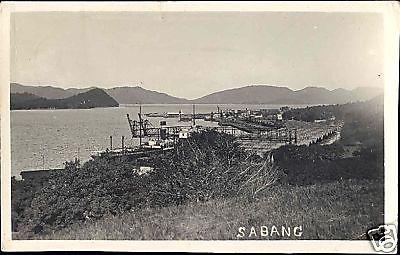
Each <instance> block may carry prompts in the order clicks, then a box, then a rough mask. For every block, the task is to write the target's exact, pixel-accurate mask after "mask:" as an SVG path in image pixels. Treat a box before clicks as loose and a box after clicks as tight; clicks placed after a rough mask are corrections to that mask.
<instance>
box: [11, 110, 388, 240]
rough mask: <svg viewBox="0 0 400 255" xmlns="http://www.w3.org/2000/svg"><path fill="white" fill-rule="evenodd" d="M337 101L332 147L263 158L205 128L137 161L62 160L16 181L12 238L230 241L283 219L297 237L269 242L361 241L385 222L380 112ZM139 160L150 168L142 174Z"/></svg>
mask: <svg viewBox="0 0 400 255" xmlns="http://www.w3.org/2000/svg"><path fill="white" fill-rule="evenodd" d="M368 103H369V104H371V102H368ZM335 107H336V106H335ZM343 107H344V108H342V111H343V112H345V114H344V113H343V112H342V113H341V114H342V115H341V117H342V118H343V119H344V120H345V126H344V128H343V130H342V139H341V140H340V141H339V142H337V143H335V144H333V145H326V146H321V145H318V144H315V145H311V146H294V145H287V146H283V147H281V148H279V149H277V150H274V151H273V152H272V154H268V155H264V156H263V157H262V156H258V155H252V154H248V153H246V152H245V151H244V150H243V149H242V148H241V147H240V146H239V144H238V143H237V142H236V141H235V139H234V138H233V137H231V136H229V135H225V134H219V133H217V132H213V131H207V132H202V133H198V134H196V135H194V136H193V137H191V138H190V139H188V140H184V141H182V142H181V143H179V144H178V146H176V148H175V150H174V151H173V152H171V153H170V154H168V155H160V156H155V157H151V158H149V159H147V160H142V161H141V162H137V161H132V160H127V159H121V160H118V161H115V160H111V159H107V158H103V159H99V160H95V161H94V160H92V161H89V162H86V163H85V164H84V165H83V166H78V165H75V164H73V163H70V164H67V165H66V169H65V171H60V172H57V173H54V174H52V175H51V176H50V178H49V180H47V181H45V182H43V183H42V184H40V185H37V183H35V184H32V183H29V182H25V181H24V182H18V181H15V180H14V181H13V185H12V187H13V205H12V209H13V211H12V218H13V227H14V230H17V231H18V233H17V234H15V235H14V238H17V239H38V238H43V239H236V238H237V234H238V228H239V227H245V228H251V227H252V226H254V227H256V228H259V227H260V226H263V225H267V226H271V225H275V226H283V225H286V226H292V227H295V226H302V228H303V235H302V236H301V237H298V236H296V237H295V236H293V235H292V236H290V237H281V236H276V235H275V236H270V237H268V238H270V239H282V238H302V239H349V238H350V239H365V238H366V236H365V235H364V234H365V233H366V231H367V230H368V229H369V228H370V227H372V226H376V225H379V224H381V223H382V222H383V208H384V207H383V194H384V193H383V114H382V113H383V111H382V110H383V109H381V108H379V107H376V108H374V107H368V108H366V107H365V105H364V108H363V107H361V106H360V105H359V104H353V105H345V106H343ZM339 109H340V108H339ZM362 109H364V110H363V113H362V114H361V113H360V111H361V110H362ZM365 109H368V110H367V113H365V111H366V110H365ZM371 109H372V111H373V112H368V111H371ZM376 109H380V110H376ZM310 110H311V111H314V110H315V109H313V108H306V109H304V110H303V111H310ZM354 142H358V143H359V144H361V145H360V146H359V148H358V149H357V150H356V151H355V152H354V153H353V154H352V155H350V157H349V156H344V154H345V149H344V148H345V147H346V146H349V145H351V144H352V143H354ZM271 155H273V156H274V159H275V160H271ZM138 165H146V166H151V167H153V168H154V171H152V172H149V173H147V174H142V175H141V174H139V173H138V172H137V171H136V170H135V169H137V167H138ZM246 234H249V232H248V230H247V232H246ZM258 234H259V233H258ZM244 238H246V237H244ZM248 238H249V239H254V238H261V237H260V236H259V235H258V236H257V237H255V236H251V237H248ZM264 238H265V237H263V239H264Z"/></svg>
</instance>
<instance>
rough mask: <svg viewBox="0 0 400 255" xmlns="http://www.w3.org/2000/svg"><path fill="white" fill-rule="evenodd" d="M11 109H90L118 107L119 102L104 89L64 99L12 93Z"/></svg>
mask: <svg viewBox="0 0 400 255" xmlns="http://www.w3.org/2000/svg"><path fill="white" fill-rule="evenodd" d="M10 100H11V102H10V108H11V110H22V109H25V110H28V109H89V108H95V107H118V106H119V104H118V102H117V101H116V100H115V99H114V98H112V97H111V96H109V95H108V94H107V93H106V92H104V91H103V90H102V89H99V88H94V89H91V90H89V91H86V92H83V93H79V94H77V95H74V96H71V97H67V98H63V99H47V98H45V97H39V96H36V95H34V94H31V93H11V97H10Z"/></svg>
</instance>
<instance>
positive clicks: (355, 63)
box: [11, 12, 384, 99]
mask: <svg viewBox="0 0 400 255" xmlns="http://www.w3.org/2000/svg"><path fill="white" fill-rule="evenodd" d="M383 38H384V36H383V17H382V16H381V15H380V14H375V13H337V12H336V13H323V12H318V13H317V12H314V13H312V12H303V13H299V12H250V13H249V12H174V13H171V12H147V13H145V12H114V13H113V12H107V13H105V12H102V13H99V12H97V13H96V12H85V13H84V12H75V13H74V12H35V13H32V12H31V13H28V12H27V13H13V14H12V17H11V81H12V82H18V83H21V84H25V85H52V86H57V87H62V88H71V87H74V88H85V87H91V86H97V87H102V88H111V87H116V86H132V87H133V86H137V85H140V86H142V87H143V88H145V89H150V90H156V91H159V92H165V93H168V94H170V95H173V96H177V97H184V98H188V99H193V98H198V97H201V96H204V95H207V94H209V93H212V92H216V91H220V90H224V89H230V88H236V87H242V86H247V85H260V84H265V85H273V86H283V87H289V88H291V89H294V90H297V89H302V88H304V87H307V86H317V87H325V88H328V89H335V88H345V89H353V88H356V87H360V86H374V87H383V74H382V73H383V68H384V66H383V65H384V41H383Z"/></svg>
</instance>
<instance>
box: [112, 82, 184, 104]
mask: <svg viewBox="0 0 400 255" xmlns="http://www.w3.org/2000/svg"><path fill="white" fill-rule="evenodd" d="M106 91H107V93H108V94H109V95H110V96H112V97H113V98H115V100H117V101H118V102H119V103H120V104H137V103H142V104H185V103H190V101H189V100H187V99H183V98H178V97H173V96H170V95H168V94H166V93H160V92H156V91H151V90H147V89H144V88H142V87H139V86H136V87H116V88H112V89H107V90H106Z"/></svg>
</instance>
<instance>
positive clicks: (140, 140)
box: [138, 104, 143, 147]
mask: <svg viewBox="0 0 400 255" xmlns="http://www.w3.org/2000/svg"><path fill="white" fill-rule="evenodd" d="M138 115H139V147H142V128H143V122H142V104H139V113H138Z"/></svg>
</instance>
